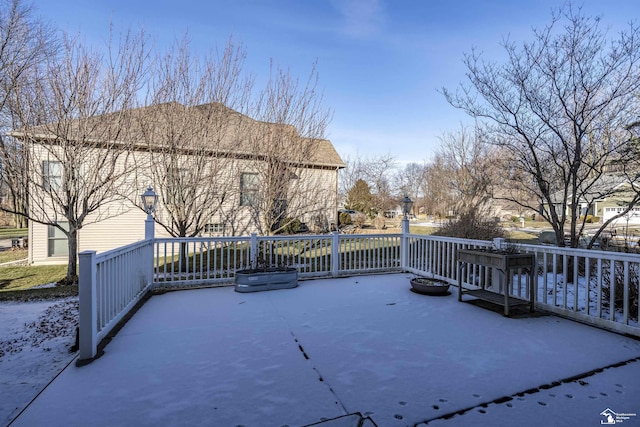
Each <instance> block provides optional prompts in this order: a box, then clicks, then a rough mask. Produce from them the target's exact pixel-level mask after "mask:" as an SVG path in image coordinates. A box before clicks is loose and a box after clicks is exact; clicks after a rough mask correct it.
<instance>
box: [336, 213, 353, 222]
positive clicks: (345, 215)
mask: <svg viewBox="0 0 640 427" xmlns="http://www.w3.org/2000/svg"><path fill="white" fill-rule="evenodd" d="M338 223H339V225H350V224H351V223H352V221H351V214H350V213H348V212H340V216H339V217H338Z"/></svg>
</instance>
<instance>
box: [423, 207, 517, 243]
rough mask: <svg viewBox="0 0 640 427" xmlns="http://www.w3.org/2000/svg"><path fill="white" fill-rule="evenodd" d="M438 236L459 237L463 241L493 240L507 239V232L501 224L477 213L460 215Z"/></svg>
mask: <svg viewBox="0 0 640 427" xmlns="http://www.w3.org/2000/svg"><path fill="white" fill-rule="evenodd" d="M434 235H436V236H448V237H459V238H463V239H477V240H491V239H494V238H496V237H505V231H504V229H503V228H502V226H501V225H500V223H499V222H498V221H496V220H494V219H492V218H490V219H486V218H483V217H480V215H479V214H477V213H476V212H469V213H466V214H463V215H460V218H458V219H457V220H452V221H449V222H448V223H446V224H445V225H443V226H442V227H441V228H440V229H439V230H438V231H437V232H435V233H434Z"/></svg>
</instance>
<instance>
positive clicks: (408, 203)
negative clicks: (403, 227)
mask: <svg viewBox="0 0 640 427" xmlns="http://www.w3.org/2000/svg"><path fill="white" fill-rule="evenodd" d="M401 203H402V213H403V214H404V218H405V219H407V216H408V215H409V213H410V212H411V208H412V207H413V200H411V199H410V198H409V196H404V199H402V202H401Z"/></svg>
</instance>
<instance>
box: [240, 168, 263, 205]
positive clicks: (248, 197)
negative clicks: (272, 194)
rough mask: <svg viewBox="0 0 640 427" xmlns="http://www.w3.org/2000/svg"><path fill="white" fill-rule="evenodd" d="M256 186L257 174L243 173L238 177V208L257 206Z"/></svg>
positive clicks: (257, 183) (257, 181) (257, 182)
mask: <svg viewBox="0 0 640 427" xmlns="http://www.w3.org/2000/svg"><path fill="white" fill-rule="evenodd" d="M258 185H259V179H258V174H257V173H243V174H242V175H241V176H240V206H257V204H258Z"/></svg>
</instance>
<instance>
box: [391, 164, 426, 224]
mask: <svg viewBox="0 0 640 427" xmlns="http://www.w3.org/2000/svg"><path fill="white" fill-rule="evenodd" d="M426 168H427V165H426V164H425V163H408V164H407V165H405V167H404V169H401V170H398V171H397V172H396V174H395V175H394V180H393V181H394V183H395V185H394V187H395V188H398V189H399V193H398V194H397V196H398V197H399V198H402V197H404V196H409V198H411V200H413V203H414V204H413V210H414V211H416V212H419V213H426V204H425V178H426Z"/></svg>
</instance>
